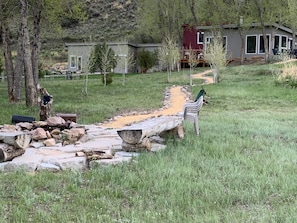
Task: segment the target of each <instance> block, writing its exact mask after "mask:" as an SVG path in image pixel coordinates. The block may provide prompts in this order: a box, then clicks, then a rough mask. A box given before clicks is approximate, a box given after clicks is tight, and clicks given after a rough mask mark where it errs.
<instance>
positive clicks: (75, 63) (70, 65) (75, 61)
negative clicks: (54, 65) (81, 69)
mask: <svg viewBox="0 0 297 223" xmlns="http://www.w3.org/2000/svg"><path fill="white" fill-rule="evenodd" d="M72 58H74V60H73V61H74V66H73V64H72ZM69 61H70V64H69V67H70V68H76V67H77V58H76V55H70V60H69Z"/></svg>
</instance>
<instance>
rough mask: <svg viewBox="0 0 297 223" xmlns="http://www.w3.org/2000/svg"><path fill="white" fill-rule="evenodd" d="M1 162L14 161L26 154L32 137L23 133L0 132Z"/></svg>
mask: <svg viewBox="0 0 297 223" xmlns="http://www.w3.org/2000/svg"><path fill="white" fill-rule="evenodd" d="M0 141H1V142H3V143H4V144H1V146H0V162H5V161H9V160H12V159H13V158H15V157H17V156H21V155H23V154H24V153H25V150H26V148H28V147H29V144H30V142H31V135H29V134H24V133H22V132H0Z"/></svg>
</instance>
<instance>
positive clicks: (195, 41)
mask: <svg viewBox="0 0 297 223" xmlns="http://www.w3.org/2000/svg"><path fill="white" fill-rule="evenodd" d="M203 45H204V32H199V31H198V30H197V29H196V28H195V27H194V26H190V25H188V24H185V25H183V52H182V60H181V66H182V67H187V66H188V63H189V55H190V52H191V51H194V53H195V54H196V59H197V64H202V65H203V66H204V65H205V61H204V59H203Z"/></svg>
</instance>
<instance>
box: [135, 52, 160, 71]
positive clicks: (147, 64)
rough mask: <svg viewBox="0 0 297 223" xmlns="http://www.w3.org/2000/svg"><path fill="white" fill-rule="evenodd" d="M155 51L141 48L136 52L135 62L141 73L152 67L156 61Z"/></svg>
mask: <svg viewBox="0 0 297 223" xmlns="http://www.w3.org/2000/svg"><path fill="white" fill-rule="evenodd" d="M157 58H158V55H157V52H156V51H155V52H150V51H147V50H142V51H140V52H138V54H137V64H138V66H140V68H141V73H146V72H147V70H148V69H150V68H152V67H153V66H154V65H155V64H156V63H157V61H158V60H157Z"/></svg>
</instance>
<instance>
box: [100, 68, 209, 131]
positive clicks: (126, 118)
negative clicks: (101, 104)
mask: <svg viewBox="0 0 297 223" xmlns="http://www.w3.org/2000/svg"><path fill="white" fill-rule="evenodd" d="M211 72H212V71H211V70H207V71H205V72H202V73H198V74H194V75H193V78H197V79H203V80H204V84H212V83H213V78H212V77H211V76H206V75H207V74H209V73H211ZM187 98H188V97H187V92H185V91H184V90H183V87H182V86H174V87H171V88H170V98H169V106H167V107H166V108H161V109H159V110H156V111H152V112H151V113H148V114H137V113H136V112H135V113H136V114H135V115H134V114H133V115H121V116H117V117H114V118H113V119H112V120H110V121H108V122H106V123H103V124H102V126H103V127H105V128H122V127H124V126H126V125H130V124H132V123H134V122H139V121H143V120H146V119H149V118H153V117H158V116H161V115H177V114H178V113H180V112H182V110H183V106H184V104H185V103H186V102H187Z"/></svg>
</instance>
